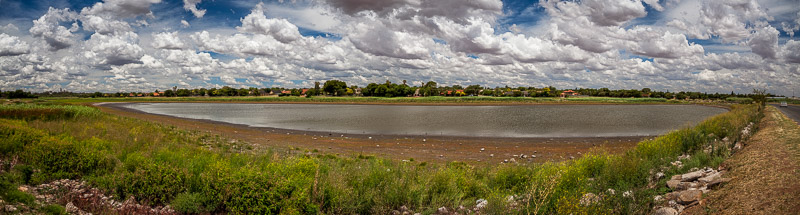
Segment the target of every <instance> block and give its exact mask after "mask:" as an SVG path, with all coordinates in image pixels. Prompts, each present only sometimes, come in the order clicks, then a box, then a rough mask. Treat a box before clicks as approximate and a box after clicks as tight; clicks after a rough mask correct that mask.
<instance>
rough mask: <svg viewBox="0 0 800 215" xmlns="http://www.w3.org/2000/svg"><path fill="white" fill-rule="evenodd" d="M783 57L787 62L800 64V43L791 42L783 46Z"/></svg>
mask: <svg viewBox="0 0 800 215" xmlns="http://www.w3.org/2000/svg"><path fill="white" fill-rule="evenodd" d="M782 52H783V57H784V58H785V59H786V62H789V63H800V41H797V40H789V41H786V44H785V45H784V46H783V51H782Z"/></svg>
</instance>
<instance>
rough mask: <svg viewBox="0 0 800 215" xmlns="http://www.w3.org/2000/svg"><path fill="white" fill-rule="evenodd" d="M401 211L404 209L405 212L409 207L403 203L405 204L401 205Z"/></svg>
mask: <svg viewBox="0 0 800 215" xmlns="http://www.w3.org/2000/svg"><path fill="white" fill-rule="evenodd" d="M400 211H403V212H405V211H408V207H406V206H405V205H403V206H401V207H400Z"/></svg>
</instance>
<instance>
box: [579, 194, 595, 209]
mask: <svg viewBox="0 0 800 215" xmlns="http://www.w3.org/2000/svg"><path fill="white" fill-rule="evenodd" d="M599 201H600V197H599V196H597V195H595V194H594V193H586V194H583V197H582V198H581V201H580V203H581V205H582V206H584V207H586V206H590V205H593V204H595V203H597V202H599Z"/></svg>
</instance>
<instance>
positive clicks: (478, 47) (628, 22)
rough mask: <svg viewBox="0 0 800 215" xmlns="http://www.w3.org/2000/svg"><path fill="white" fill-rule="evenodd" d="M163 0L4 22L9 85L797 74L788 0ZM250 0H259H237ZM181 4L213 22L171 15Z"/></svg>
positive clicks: (712, 78) (776, 77)
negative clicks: (230, 6)
mask: <svg viewBox="0 0 800 215" xmlns="http://www.w3.org/2000/svg"><path fill="white" fill-rule="evenodd" d="M160 2H161V1H159V0H138V1H134V0H124V1H123V0H107V1H103V2H100V3H96V4H92V5H90V6H88V7H85V8H82V9H74V10H77V11H79V12H80V13H78V12H75V11H73V10H71V9H54V8H52V9H48V10H46V11H41V12H39V13H40V14H37V15H41V16H40V17H38V18H35V19H33V20H31V19H30V18H24V17H14V18H13V19H8V20H0V23H2V25H5V26H4V27H0V31H2V32H0V88H2V89H10V88H19V87H35V89H37V90H47V89H53V88H55V89H57V88H61V87H63V88H66V89H70V90H76V91H92V92H93V91H102V92H107V91H120V90H122V91H131V90H133V91H139V90H143V91H148V90H153V89H156V88H162V89H163V87H165V86H174V85H179V86H184V87H207V88H208V87H221V85H232V86H235V87H249V86H256V87H269V86H270V85H272V86H283V87H307V86H308V85H310V84H313V83H314V82H315V81H324V80H328V79H339V80H344V81H347V82H348V83H349V84H356V85H360V86H363V85H364V84H366V83H369V82H383V81H386V80H387V79H388V80H391V81H398V80H408V81H409V82H411V83H420V82H426V81H429V80H434V81H437V82H439V83H440V84H442V85H450V84H461V85H470V84H481V85H482V86H505V85H509V86H517V85H524V86H537V87H545V86H549V85H552V86H556V87H558V88H572V87H609V88H616V89H619V88H626V89H627V88H642V87H651V88H653V89H659V90H673V91H674V90H679V91H691V90H699V91H708V92H713V91H720V90H721V91H726V92H730V90H735V89H750V88H753V87H766V86H769V87H774V88H781V89H783V88H786V87H787V86H789V85H791V84H792V83H793V82H792V81H791V80H798V79H800V53H799V52H798V51H797V50H800V42H797V40H794V38H792V34H790V32H794V31H796V30H794V29H796V28H797V27H796V26H800V21H798V18H797V16H796V14H798V12H799V10H800V9H797V8H792V7H787V5H791V3H790V2H773V1H752V0H735V1H723V0H702V1H677V0H667V1H656V0H623V1H611V0H584V1H557V0H549V1H541V2H539V3H538V4H537V3H535V2H534V3H530V2H513V0H509V1H500V0H469V1H463V0H388V1H363V0H324V1H286V2H283V1H277V2H272V3H268V4H266V3H259V4H257V5H256V6H255V7H253V8H251V9H250V13H247V14H241V13H240V11H238V10H234V11H232V13H231V14H230V15H226V13H219V14H218V13H215V14H214V15H215V16H204V15H205V12H207V11H206V10H204V9H202V8H198V5H199V4H201V3H202V5H204V6H205V5H208V7H209V8H211V7H215V8H216V6H220V4H227V3H224V2H220V1H207V2H203V1H201V0H185V1H183V2H182V3H183V4H182V6H183V9H181V7H177V8H174V7H171V6H173V4H172V3H171V4H170V5H169V6H167V5H157V4H159V3H160ZM243 2H244V3H246V4H250V5H248V7H252V5H253V4H252V2H254V1H237V2H234V4H236V3H238V4H237V5H239V6H241V5H246V4H244V3H243ZM48 3H49V2H48ZM178 4H180V3H178ZM505 4H508V5H505ZM531 4H532V5H531ZM519 5H530V7H528V8H531V9H529V11H531V12H532V14H533V16H526V17H519V16H515V15H514V14H519V13H520V12H519V11H518V10H519V9H518V8H515V7H517V6H519ZM184 11H190V12H192V15H190V16H194V17H195V18H202V17H204V18H203V19H204V20H203V22H197V23H192V24H191V25H190V23H189V22H188V21H187V20H186V17H185V16H174V15H173V14H174V13H176V12H177V13H179V14H184V13H185V12H184ZM652 11H658V12H656V13H653V12H652ZM648 12H650V13H648ZM529 19H530V20H529ZM320 20H323V21H320ZM12 23H13V24H12ZM217 23H219V24H217ZM31 24H32V25H31ZM212 24H213V25H212ZM2 25H0V26H2ZM17 26H19V27H17ZM19 29H23V32H19ZM778 30H780V31H778ZM28 33H29V34H28ZM140 34H142V35H141V36H142V38H140ZM217 78H219V79H217ZM237 79H238V81H237ZM214 80H221V81H222V83H220V82H216V81H214ZM226 82H227V83H226ZM218 84H219V85H218ZM795 84H796V83H795Z"/></svg>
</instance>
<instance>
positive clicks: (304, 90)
mask: <svg viewBox="0 0 800 215" xmlns="http://www.w3.org/2000/svg"><path fill="white" fill-rule="evenodd" d="M306 91H308V89H303V92H302V93H300V94H303V95H305V94H306Z"/></svg>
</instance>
